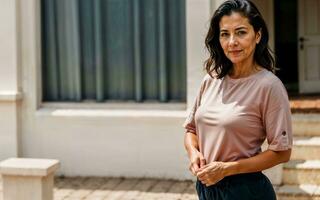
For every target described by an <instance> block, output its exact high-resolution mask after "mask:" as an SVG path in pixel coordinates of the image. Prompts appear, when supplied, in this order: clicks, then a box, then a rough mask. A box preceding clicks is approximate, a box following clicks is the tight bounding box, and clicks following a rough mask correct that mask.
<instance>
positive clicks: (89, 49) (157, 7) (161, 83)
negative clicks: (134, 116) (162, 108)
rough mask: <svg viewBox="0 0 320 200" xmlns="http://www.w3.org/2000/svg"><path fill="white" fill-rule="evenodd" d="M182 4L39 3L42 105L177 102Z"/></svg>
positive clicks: (182, 62) (182, 84)
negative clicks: (45, 103) (40, 6)
mask: <svg viewBox="0 0 320 200" xmlns="http://www.w3.org/2000/svg"><path fill="white" fill-rule="evenodd" d="M185 17H186V16H185V0H67V1H66V0H42V19H43V20H42V22H43V23H42V24H43V26H42V31H43V34H42V36H43V37H42V38H43V40H42V41H43V42H42V43H43V94H44V96H43V99H44V101H82V100H95V101H98V102H103V101H106V100H119V101H122V100H124V101H127V100H131V101H132V100H133V101H136V102H142V101H145V100H153V101H160V102H168V101H185V96H186V45H185V43H186V41H185V40H186V37H185V36H186V34H185V32H186V30H185Z"/></svg>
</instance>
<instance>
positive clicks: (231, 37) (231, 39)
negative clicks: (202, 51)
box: [229, 35, 238, 46]
mask: <svg viewBox="0 0 320 200" xmlns="http://www.w3.org/2000/svg"><path fill="white" fill-rule="evenodd" d="M229 45H230V46H234V45H238V40H237V38H236V37H235V36H234V35H231V36H230V39H229Z"/></svg>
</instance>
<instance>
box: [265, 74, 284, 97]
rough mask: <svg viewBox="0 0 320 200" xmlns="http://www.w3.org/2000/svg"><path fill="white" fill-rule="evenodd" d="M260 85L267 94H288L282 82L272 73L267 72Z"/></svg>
mask: <svg viewBox="0 0 320 200" xmlns="http://www.w3.org/2000/svg"><path fill="white" fill-rule="evenodd" d="M260 83H261V86H262V87H263V89H264V91H265V92H268V93H269V92H271V93H287V91H286V88H285V86H284V85H283V83H282V81H281V80H280V79H279V78H278V77H277V76H276V75H275V74H274V73H272V72H271V71H268V70H266V72H265V73H264V76H263V77H262V78H261V79H260Z"/></svg>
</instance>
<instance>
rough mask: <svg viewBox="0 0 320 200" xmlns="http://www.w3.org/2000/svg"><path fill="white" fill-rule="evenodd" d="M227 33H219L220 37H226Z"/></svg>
mask: <svg viewBox="0 0 320 200" xmlns="http://www.w3.org/2000/svg"><path fill="white" fill-rule="evenodd" d="M227 36H228V33H220V37H227Z"/></svg>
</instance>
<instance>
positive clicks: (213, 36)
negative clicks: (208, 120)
mask: <svg viewBox="0 0 320 200" xmlns="http://www.w3.org/2000/svg"><path fill="white" fill-rule="evenodd" d="M234 12H236V13H239V14H241V15H242V16H244V17H246V18H248V20H249V23H250V24H251V25H252V26H253V29H254V31H255V32H256V33H257V32H258V31H260V30H261V40H260V42H259V43H258V44H257V46H256V48H255V52H254V58H253V59H254V62H256V63H257V64H258V65H260V66H262V67H264V68H266V69H267V70H269V71H272V72H273V73H274V72H275V61H274V58H273V56H272V54H271V50H270V48H269V47H268V41H269V33H268V29H267V26H266V23H265V21H264V20H263V18H262V16H261V13H260V12H259V10H258V9H257V7H256V6H255V5H254V4H253V3H252V2H251V1H249V0H227V1H225V2H224V3H222V4H221V5H220V6H219V8H218V9H217V10H216V11H215V13H214V14H213V16H212V18H211V21H210V28H209V31H208V33H207V36H206V39H205V45H206V48H207V49H208V51H209V53H210V57H209V58H208V59H207V60H206V61H205V69H206V71H207V73H208V74H209V75H210V76H212V72H216V74H217V78H222V77H224V76H225V75H227V74H228V72H229V70H230V69H231V68H232V66H233V64H232V62H231V61H230V60H229V59H228V58H227V57H226V55H225V54H224V52H223V49H222V47H221V45H220V41H219V37H220V26H219V23H220V20H221V18H222V17H223V16H225V15H227V16H230V15H231V14H232V13H234Z"/></svg>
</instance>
